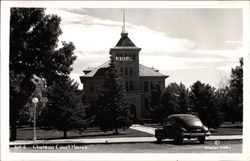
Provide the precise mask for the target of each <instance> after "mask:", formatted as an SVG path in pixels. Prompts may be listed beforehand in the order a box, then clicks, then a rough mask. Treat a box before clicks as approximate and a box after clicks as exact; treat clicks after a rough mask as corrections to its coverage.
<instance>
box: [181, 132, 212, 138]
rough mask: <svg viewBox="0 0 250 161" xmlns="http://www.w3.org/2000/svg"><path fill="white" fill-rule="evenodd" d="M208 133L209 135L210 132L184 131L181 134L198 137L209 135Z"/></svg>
mask: <svg viewBox="0 0 250 161" xmlns="http://www.w3.org/2000/svg"><path fill="white" fill-rule="evenodd" d="M210 135H211V133H210V132H206V133H192V132H184V133H182V136H184V137H198V136H210Z"/></svg>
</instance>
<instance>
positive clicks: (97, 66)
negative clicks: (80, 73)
mask: <svg viewBox="0 0 250 161" xmlns="http://www.w3.org/2000/svg"><path fill="white" fill-rule="evenodd" d="M109 62H110V60H108V61H106V62H105V63H103V64H101V65H99V66H97V67H95V68H94V69H93V70H91V72H89V73H88V74H86V75H85V76H88V75H90V74H92V72H94V71H95V70H96V69H99V68H101V67H102V66H104V65H106V64H107V63H109Z"/></svg>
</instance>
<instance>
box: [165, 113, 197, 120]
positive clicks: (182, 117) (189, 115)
mask: <svg viewBox="0 0 250 161" xmlns="http://www.w3.org/2000/svg"><path fill="white" fill-rule="evenodd" d="M169 118H179V119H184V120H185V119H190V118H198V117H197V116H195V115H191V114H174V115H170V116H168V119H169Z"/></svg>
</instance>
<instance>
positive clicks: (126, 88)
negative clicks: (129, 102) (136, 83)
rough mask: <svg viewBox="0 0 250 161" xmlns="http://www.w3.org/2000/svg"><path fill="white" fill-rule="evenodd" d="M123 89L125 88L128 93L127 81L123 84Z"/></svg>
mask: <svg viewBox="0 0 250 161" xmlns="http://www.w3.org/2000/svg"><path fill="white" fill-rule="evenodd" d="M125 88H126V91H128V81H126V83H125Z"/></svg>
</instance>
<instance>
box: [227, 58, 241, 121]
mask: <svg viewBox="0 0 250 161" xmlns="http://www.w3.org/2000/svg"><path fill="white" fill-rule="evenodd" d="M239 62H240V65H239V66H236V67H235V68H234V69H232V71H231V80H230V85H229V100H228V103H229V104H230V106H229V112H230V113H231V114H232V115H231V119H232V122H234V121H239V122H242V120H243V58H240V60H239Z"/></svg>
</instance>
